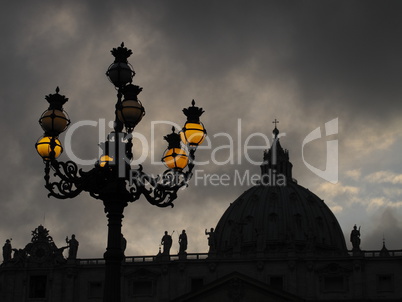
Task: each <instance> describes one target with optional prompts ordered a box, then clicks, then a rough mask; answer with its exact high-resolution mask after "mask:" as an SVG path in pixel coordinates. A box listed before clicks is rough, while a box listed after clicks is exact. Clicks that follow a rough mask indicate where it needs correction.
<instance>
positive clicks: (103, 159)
mask: <svg viewBox="0 0 402 302" xmlns="http://www.w3.org/2000/svg"><path fill="white" fill-rule="evenodd" d="M110 162H113V157H110V156H109V155H103V156H101V158H100V159H99V166H101V167H102V168H103V167H105V166H106V164H108V163H110Z"/></svg>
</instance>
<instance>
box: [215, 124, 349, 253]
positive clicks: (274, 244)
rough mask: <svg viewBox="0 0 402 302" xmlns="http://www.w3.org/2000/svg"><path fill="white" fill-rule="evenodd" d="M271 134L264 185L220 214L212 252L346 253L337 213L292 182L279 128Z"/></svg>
mask: <svg viewBox="0 0 402 302" xmlns="http://www.w3.org/2000/svg"><path fill="white" fill-rule="evenodd" d="M273 133H274V135H275V139H274V142H273V144H272V146H271V148H270V149H269V150H268V151H266V152H265V153H264V162H263V164H262V165H261V174H262V175H261V176H262V177H261V182H260V184H259V185H256V186H254V187H252V188H250V189H249V190H247V191H246V192H244V193H243V194H242V195H241V196H240V197H238V198H237V199H236V200H235V201H234V202H233V203H231V204H230V206H229V208H228V209H227V210H226V211H225V213H224V214H223V215H222V217H221V219H220V220H219V222H218V224H217V226H216V229H215V232H214V237H215V238H214V245H213V246H212V247H211V249H210V253H211V252H213V253H216V254H218V255H220V256H232V255H236V254H237V255H243V256H245V255H250V256H253V255H256V254H257V253H260V254H261V253H262V254H264V255H266V256H270V255H271V256H273V257H276V256H278V255H281V254H283V253H288V254H289V253H295V254H298V253H313V254H314V255H317V256H319V255H328V254H331V255H337V254H339V255H344V254H345V253H346V252H347V248H346V244H345V238H344V235H343V232H342V229H341V227H340V226H339V223H338V221H337V219H336V217H335V215H334V214H333V213H332V211H331V210H330V209H329V207H328V206H327V205H326V204H325V202H324V201H323V200H322V199H321V198H319V197H318V196H317V195H315V194H314V193H312V192H311V191H309V190H308V189H306V188H304V187H302V186H301V185H299V184H298V183H297V182H296V180H294V179H293V178H292V164H291V163H290V161H289V153H288V151H287V150H285V149H283V148H282V147H281V145H280V143H279V139H278V133H279V131H278V130H277V128H276V127H275V129H274V132H273ZM273 180H274V181H273Z"/></svg>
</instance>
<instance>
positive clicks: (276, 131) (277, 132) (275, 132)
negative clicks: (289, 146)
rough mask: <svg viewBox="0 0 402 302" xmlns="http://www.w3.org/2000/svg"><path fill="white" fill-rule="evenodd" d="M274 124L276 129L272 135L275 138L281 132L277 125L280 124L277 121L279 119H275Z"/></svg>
mask: <svg viewBox="0 0 402 302" xmlns="http://www.w3.org/2000/svg"><path fill="white" fill-rule="evenodd" d="M272 124H275V129H274V130H272V133H273V134H274V135H275V138H276V137H277V136H278V134H279V130H278V128H276V124H279V121H278V120H277V119H275V120H274V121H273V122H272Z"/></svg>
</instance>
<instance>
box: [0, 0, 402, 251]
mask: <svg viewBox="0 0 402 302" xmlns="http://www.w3.org/2000/svg"><path fill="white" fill-rule="evenodd" d="M401 11H402V4H401V2H400V1H174V0H172V1H132V0H130V1H39V2H38V1H36V2H33V1H3V3H2V9H1V12H0V14H1V18H0V33H1V40H2V41H1V44H0V51H1V58H2V64H1V65H2V79H1V81H0V87H1V89H0V100H1V104H2V110H1V116H2V118H1V119H0V127H1V130H2V139H3V144H2V145H3V147H2V151H1V153H2V158H3V159H4V161H3V164H2V167H3V168H2V171H3V172H2V173H1V181H0V186H1V187H0V194H1V195H0V197H1V202H0V215H1V219H0V242H4V241H5V240H6V239H7V238H13V240H12V244H13V247H15V248H21V247H24V246H25V244H26V243H28V242H29V241H30V239H31V231H32V230H34V229H35V228H36V227H37V226H38V225H40V224H42V225H44V226H45V227H46V228H48V229H49V230H50V234H51V235H52V237H53V239H54V241H55V242H56V244H57V245H58V246H63V245H64V239H65V237H66V236H67V235H68V236H71V234H73V233H74V234H76V236H77V239H78V240H79V242H80V249H79V252H78V256H79V257H91V258H98V257H102V255H103V252H104V250H105V247H106V234H107V227H106V217H105V214H104V210H103V205H102V202H101V201H99V200H95V199H92V198H91V197H89V196H88V194H86V193H82V194H81V195H80V196H78V197H76V198H74V199H71V200H69V199H68V200H58V199H55V198H47V191H46V189H45V188H44V179H43V175H44V172H43V168H44V165H43V163H42V160H41V158H40V157H39V156H38V154H37V153H36V151H35V149H34V144H35V142H36V140H37V139H38V138H39V137H40V136H41V135H42V134H43V133H42V130H41V128H40V126H39V124H38V119H39V117H40V115H41V113H42V112H43V111H44V110H45V109H46V108H47V105H48V104H47V102H46V101H45V99H44V97H45V95H48V94H50V93H54V91H55V88H56V87H57V86H59V87H60V93H61V94H64V95H66V97H68V98H69V101H68V103H67V104H66V105H65V106H64V108H65V110H66V111H67V112H68V114H69V116H70V118H71V121H72V125H74V123H77V122H82V121H95V122H97V123H98V125H102V121H106V127H103V128H102V127H101V126H100V127H90V126H86V127H80V128H79V129H78V130H76V131H75V132H74V133H73V141H72V143H71V149H72V151H73V152H74V155H75V156H77V157H79V158H81V159H86V160H91V159H95V158H96V157H97V156H98V147H97V143H98V142H99V136H102V135H99V133H101V134H102V133H103V134H105V133H108V132H109V131H110V130H111V129H110V128H108V127H107V124H108V123H107V122H108V121H111V120H113V119H114V117H113V114H114V105H115V102H116V92H115V90H114V87H113V86H112V84H110V83H109V82H108V80H107V78H106V77H105V72H106V69H107V68H108V66H109V65H110V64H111V63H112V62H113V57H112V56H111V54H110V50H111V49H112V48H114V47H117V46H119V45H120V43H121V42H123V41H124V43H125V45H126V46H127V47H129V48H131V49H132V50H133V55H132V56H131V57H130V62H131V64H132V65H133V67H134V69H135V71H136V76H135V78H134V83H135V84H137V85H139V86H141V87H143V92H142V93H141V94H140V99H141V101H142V103H143V105H144V107H145V110H146V116H145V117H144V119H143V120H142V122H141V123H140V124H139V125H138V126H137V128H136V132H138V133H141V134H143V135H144V136H145V137H146V138H147V139H148V144H147V145H145V146H144V145H141V144H140V142H135V147H134V148H135V151H134V154H135V156H137V157H139V156H140V155H141V154H142V152H148V159H147V161H146V162H145V163H144V168H145V170H146V171H148V172H149V173H160V172H162V171H163V170H164V169H163V166H159V165H156V164H155V163H154V162H155V161H157V160H159V158H160V157H161V156H162V152H163V150H164V149H165V148H166V144H165V142H164V141H163V140H162V136H163V135H165V134H167V133H169V132H170V129H171V126H170V125H168V124H167V123H160V124H156V125H155V122H158V121H169V122H175V123H178V124H180V125H182V124H183V123H184V122H185V117H184V115H183V114H182V112H181V110H182V108H184V107H187V106H189V105H190V103H191V100H192V99H195V100H196V102H197V105H199V106H201V107H203V108H204V110H205V113H204V115H203V116H202V121H203V122H204V124H205V126H206V128H207V130H208V134H209V142H208V143H207V144H206V147H205V148H203V149H200V150H199V151H198V152H197V154H196V156H197V160H199V161H201V162H202V164H200V165H199V166H197V171H198V173H199V174H198V176H199V178H198V179H195V178H193V180H192V182H191V184H190V187H189V188H187V189H186V190H183V191H181V192H180V196H179V198H178V199H177V200H176V201H175V207H174V208H172V209H171V208H164V209H160V208H156V207H153V206H151V205H150V204H148V202H147V201H146V200H145V199H140V200H138V201H136V202H135V203H133V204H130V205H129V206H128V207H127V208H126V210H125V218H124V222H123V232H124V234H125V237H126V239H127V241H128V247H127V251H126V255H153V254H156V253H157V252H158V248H159V243H160V239H161V237H162V235H163V232H164V231H165V230H167V231H168V232H169V233H171V232H172V231H173V230H175V233H174V235H173V239H174V245H173V247H172V252H176V251H177V250H178V244H177V239H178V237H177V233H178V232H180V231H181V230H182V229H186V230H187V233H188V236H189V248H188V252H207V250H208V246H207V240H206V239H207V238H206V236H205V234H204V230H205V228H210V227H215V226H216V224H217V222H218V220H219V218H220V216H221V215H222V214H223V212H224V211H225V209H226V208H227V207H228V206H229V204H230V202H233V201H234V200H235V199H236V198H237V197H238V196H239V195H240V194H241V193H242V192H244V191H245V190H247V189H248V188H249V187H251V186H252V184H247V182H244V183H243V184H239V182H237V183H235V182H234V180H235V175H236V173H238V174H239V175H244V174H245V173H249V175H254V174H258V173H259V169H260V168H259V164H256V162H260V161H261V160H262V152H263V151H262V149H263V148H266V147H267V146H266V143H265V140H264V139H263V138H262V135H261V134H260V135H254V134H255V133H262V134H264V135H266V137H268V138H269V139H272V136H271V132H272V129H273V124H272V121H273V120H274V119H275V118H276V119H278V120H279V124H278V128H279V129H280V131H281V133H282V134H283V137H282V138H281V144H282V146H283V147H285V148H287V149H289V150H290V156H291V161H292V162H293V165H294V168H293V175H294V177H295V178H296V179H297V180H298V183H299V184H301V185H302V186H304V187H307V188H309V189H310V190H311V191H313V192H315V193H316V194H317V195H318V196H320V197H321V198H322V199H324V201H325V202H326V204H327V205H328V206H329V207H330V208H331V209H332V210H333V212H334V213H335V215H336V216H337V218H338V220H339V222H340V224H341V226H342V229H343V231H344V233H345V235H346V239H348V235H349V233H350V230H351V229H352V227H353V225H354V224H357V225H358V226H361V229H362V244H361V247H362V249H366V250H373V249H380V248H381V246H382V241H383V237H384V238H385V240H386V245H387V247H388V248H389V249H401V248H402V159H401V156H400V150H401V149H402V131H401V129H402V120H401V115H402V101H401V97H402V85H401V82H402V57H401V54H402V40H401V36H402V22H401V16H400V14H401ZM334 119H337V121H338V133H337V134H333V135H331V136H328V137H326V136H325V135H326V134H325V124H326V123H327V122H329V121H332V120H334ZM152 122H154V126H152V125H153V124H152ZM317 128H320V129H321V134H322V138H321V139H316V140H314V141H311V142H309V143H308V144H304V145H303V142H304V140H305V139H306V137H307V136H308V135H309V134H310V133H311V132H312V131H314V130H315V129H317ZM152 134H154V137H155V141H154V145H153V146H154V147H155V148H151V141H152V139H151V138H152ZM250 135H251V136H252V138H250V139H249V140H247V138H248V137H249V136H250ZM61 140H62V142H63V144H64V143H65V141H64V140H65V136H63V137H61ZM330 140H337V141H338V146H339V155H338V156H337V158H338V164H337V165H336V164H335V163H334V161H333V159H331V161H330V165H329V167H328V168H329V169H336V168H337V171H338V182H337V183H335V184H333V183H331V182H329V181H327V180H325V179H323V178H322V177H320V176H318V175H317V174H316V173H313V172H312V171H311V169H310V168H311V167H315V168H317V169H320V170H325V169H326V163H327V160H326V154H327V151H326V148H327V142H329V141H330ZM231 142H233V145H234V148H233V150H232V151H233V152H232V153H231V152H229V150H228V147H227V146H228V145H229V144H230V143H231ZM245 144H248V145H249V146H259V148H260V149H255V150H248V151H246V152H245V151H244V148H243V146H244V145H245ZM239 146H240V148H239ZM302 151H303V154H302ZM303 155H304V160H303ZM60 159H61V160H68V156H67V154H66V152H65V153H64V154H63V155H62V157H61V158H60ZM306 163H307V164H306ZM309 165H310V166H309ZM309 167H310V168H309ZM82 168H83V169H84V170H89V169H90V168H91V166H82ZM208 174H209V175H218V176H222V175H228V176H229V177H230V179H231V181H229V183H225V184H221V185H219V186H216V185H214V184H211V183H210V182H209V181H208V180H207V178H206V175H208ZM1 244H2V243H1ZM347 244H348V246H349V247H350V244H349V242H348V240H347Z"/></svg>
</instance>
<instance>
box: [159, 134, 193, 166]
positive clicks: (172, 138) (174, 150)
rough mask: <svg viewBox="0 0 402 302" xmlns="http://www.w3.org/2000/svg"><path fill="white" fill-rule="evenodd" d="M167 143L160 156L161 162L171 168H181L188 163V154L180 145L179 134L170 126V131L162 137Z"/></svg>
mask: <svg viewBox="0 0 402 302" xmlns="http://www.w3.org/2000/svg"><path fill="white" fill-rule="evenodd" d="M164 139H165V140H166V141H167V142H168V143H169V145H168V147H167V149H166V150H165V153H164V154H163V157H162V162H163V163H164V164H165V166H166V167H167V168H169V169H172V170H183V169H184V168H185V167H186V166H187V164H188V156H187V153H186V151H185V150H184V149H183V148H181V146H180V135H179V134H177V133H175V129H174V128H172V133H171V134H168V135H166V136H165V137H164Z"/></svg>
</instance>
